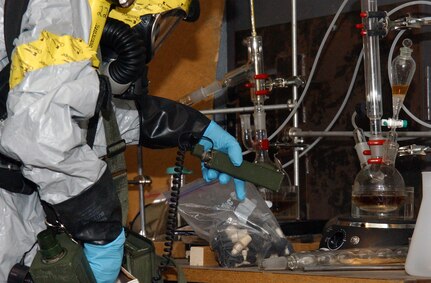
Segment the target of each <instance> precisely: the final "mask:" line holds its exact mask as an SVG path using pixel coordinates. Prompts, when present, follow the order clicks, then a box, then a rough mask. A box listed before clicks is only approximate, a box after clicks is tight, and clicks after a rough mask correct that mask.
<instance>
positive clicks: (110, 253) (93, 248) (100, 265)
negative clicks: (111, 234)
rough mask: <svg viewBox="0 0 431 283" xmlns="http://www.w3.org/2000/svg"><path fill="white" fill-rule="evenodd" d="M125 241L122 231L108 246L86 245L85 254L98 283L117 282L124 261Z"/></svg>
mask: <svg viewBox="0 0 431 283" xmlns="http://www.w3.org/2000/svg"><path fill="white" fill-rule="evenodd" d="M125 241H126V236H125V235H124V230H122V231H121V233H120V235H118V237H117V238H116V239H115V240H114V241H112V242H110V243H108V244H106V245H95V244H89V243H84V254H85V256H86V257H87V260H88V262H89V263H90V267H91V269H92V270H93V274H94V277H95V278H96V281H97V283H113V282H115V280H117V277H118V274H119V273H120V269H121V263H122V261H123V251H124V242H125Z"/></svg>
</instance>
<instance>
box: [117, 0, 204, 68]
mask: <svg viewBox="0 0 431 283" xmlns="http://www.w3.org/2000/svg"><path fill="white" fill-rule="evenodd" d="M118 1H121V0H118ZM124 1H126V0H124ZM199 14H200V5H199V0H164V1H162V0H136V1H135V2H134V3H133V4H132V5H130V7H128V8H117V9H115V10H113V11H112V12H111V14H110V17H112V18H115V19H118V20H120V21H123V22H125V23H127V24H128V25H130V26H131V27H132V28H133V29H134V30H135V31H136V32H137V33H138V34H139V35H140V36H141V37H142V39H143V41H144V47H145V49H146V57H147V59H146V62H147V63H148V62H149V61H150V60H151V59H152V58H153V56H154V54H155V53H156V51H157V50H158V49H159V48H160V46H161V44H162V43H163V41H164V40H165V39H166V38H167V37H168V35H169V34H170V33H171V32H172V31H173V30H174V28H175V26H177V25H178V23H180V22H181V20H184V21H188V22H192V21H196V20H197V19H198V18H199Z"/></svg>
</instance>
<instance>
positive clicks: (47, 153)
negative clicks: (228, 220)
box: [0, 0, 245, 283]
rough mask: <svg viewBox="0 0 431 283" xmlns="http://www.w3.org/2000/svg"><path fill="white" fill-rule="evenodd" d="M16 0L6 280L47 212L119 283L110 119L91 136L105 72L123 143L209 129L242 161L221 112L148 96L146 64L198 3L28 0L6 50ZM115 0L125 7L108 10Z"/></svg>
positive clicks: (5, 188) (2, 198)
mask: <svg viewBox="0 0 431 283" xmlns="http://www.w3.org/2000/svg"><path fill="white" fill-rule="evenodd" d="M14 2H15V1H14V0H0V18H1V19H2V20H1V21H0V33H1V35H0V69H4V70H7V68H10V72H8V75H10V78H9V84H8V87H9V88H10V90H9V91H8V92H7V95H8V96H7V102H6V104H5V105H3V106H4V107H3V108H4V112H5V113H0V114H2V117H1V118H2V119H1V121H0V154H1V155H0V187H1V188H2V189H0V283H5V282H6V281H7V277H8V274H9V273H10V270H11V268H12V267H13V266H14V265H15V264H16V263H18V262H19V261H20V260H23V263H24V264H25V265H27V266H30V265H31V262H32V260H33V258H34V255H35V253H36V248H34V244H35V241H36V235H37V234H38V233H39V232H40V231H42V230H44V229H46V224H45V217H46V215H47V214H49V213H48V211H51V212H53V213H54V216H55V217H56V221H58V223H59V224H61V225H63V226H64V228H65V230H66V231H67V232H68V233H69V234H70V235H72V237H73V238H74V239H75V240H77V241H78V242H80V243H81V244H82V246H83V249H84V254H85V255H86V257H87V259H88V261H89V263H90V266H91V269H92V271H93V274H94V275H95V278H96V280H97V282H114V281H115V279H116V278H117V275H118V273H119V270H120V265H121V261H122V256H123V247H124V241H125V235H124V229H123V226H124V225H125V223H124V214H125V212H124V207H123V212H121V203H120V200H119V197H118V194H117V193H116V191H115V188H114V185H113V177H112V174H111V172H110V170H109V168H108V166H107V164H106V162H105V161H104V157H105V156H106V155H107V150H108V149H109V148H107V146H106V140H105V129H104V128H105V124H104V123H101V122H100V121H99V123H96V125H97V126H96V130H95V134H94V137H93V139H92V141H91V144H89V142H88V133H89V132H90V124H91V122H90V121H91V119H92V118H93V117H95V116H96V114H97V113H96V112H97V110H96V108H97V107H98V105H99V104H101V103H100V101H101V99H100V93H101V86H102V82H103V80H101V79H100V77H101V76H100V75H101V74H103V75H106V77H108V81H109V82H110V83H109V87H108V88H110V89H112V93H113V94H114V96H113V97H116V96H120V98H119V99H117V98H111V95H109V97H108V98H106V97H105V98H104V99H105V100H104V103H105V104H106V103H108V104H110V105H113V108H115V115H116V116H115V117H116V119H115V120H116V121H117V123H118V128H119V130H120V134H121V137H122V138H123V139H124V140H125V143H126V144H138V143H139V144H140V145H142V146H149V147H154V148H165V147H175V146H178V139H179V137H180V136H181V135H182V134H184V133H190V134H191V135H192V136H193V137H194V138H195V139H196V141H197V142H199V143H201V144H203V145H204V146H206V147H208V146H209V145H208V144H209V142H208V141H207V140H208V139H210V140H211V142H212V145H211V146H213V147H214V148H215V149H219V150H221V151H224V152H226V153H228V155H229V157H230V159H231V161H232V163H233V164H234V165H237V166H238V165H240V164H241V162H242V155H241V148H240V146H239V144H238V143H237V141H236V140H235V139H234V138H233V137H232V136H231V135H229V134H228V133H227V132H225V131H224V130H223V129H222V128H221V127H220V126H218V125H217V124H216V123H215V122H213V121H210V120H209V119H208V118H206V117H205V116H204V115H202V114H201V113H200V112H198V111H195V110H193V109H191V108H188V107H186V106H184V105H181V104H178V103H176V102H173V101H170V100H167V99H163V98H159V97H153V96H150V95H148V94H147V89H146V87H147V84H148V82H147V80H146V63H148V62H149V60H150V59H151V57H152V56H153V55H154V53H155V51H156V50H157V48H158V46H160V42H161V40H163V38H164V37H165V36H166V35H167V34H168V31H169V30H170V29H171V28H172V27H173V26H174V24H172V23H177V22H178V19H187V16H188V15H189V13H190V11H191V10H192V9H194V10H195V13H196V9H197V10H198V9H199V5H198V4H199V2H198V0H197V1H195V0H181V1H180V0H165V1H159V0H137V1H136V2H135V3H134V1H132V0H118V1H107V0H29V3H28V5H27V7H26V9H25V12H24V14H23V16H22V21H21V27H20V30H19V35H18V36H17V37H16V39H15V40H14V41H13V45H12V46H11V47H9V49H10V50H11V52H10V54H11V55H10V58H11V59H9V57H8V52H7V49H8V47H7V46H8V42H7V41H5V21H4V19H5V18H7V15H5V5H13V3H14ZM104 2H107V3H108V5H106V3H104ZM113 7H115V8H118V11H119V13H117V16H115V15H114V16H113V17H112V19H111V18H109V19H108V20H106V15H107V14H108V12H109V10H110V9H113ZM12 9H13V8H12ZM121 9H123V10H121ZM127 9H128V10H127ZM129 12H130V13H129ZM134 13H135V14H134ZM136 13H137V14H136ZM98 17H99V18H100V17H102V20H103V17H105V20H106V25H105V26H103V25H102V26H98V23H99V20H100V19H99V18H98ZM115 18H117V19H115ZM118 18H120V19H121V18H123V21H121V20H119V19H118ZM15 20H16V19H15ZM127 21H134V25H130V23H127V24H126V25H125V22H127ZM101 29H103V35H102V37H101V40H100V44H99V42H98V39H97V34H98V33H99V34H100V32H101V31H100V30H101ZM130 31H133V32H130ZM95 34H96V36H94V35H95ZM3 73H7V72H3ZM0 76H1V75H0ZM105 81H106V80H105ZM136 82H139V83H136ZM131 86H134V87H133V89H134V90H132V91H131V90H130V89H132V87H131ZM136 92H139V94H140V95H135V94H136ZM121 96H124V97H121ZM127 96H129V97H135V98H136V96H139V98H138V99H127ZM106 101H107V102H106ZM138 110H139V111H138ZM101 119H102V117H101V116H100V117H98V120H101ZM93 126H94V125H93ZM203 136H205V137H206V138H203ZM202 173H203V176H204V179H206V180H212V179H215V178H219V180H220V182H221V183H227V182H228V181H229V178H230V176H228V175H226V174H220V173H219V172H217V171H214V170H211V169H206V168H203V171H202ZM11 176H12V178H11ZM11 180H13V182H11ZM234 181H235V186H236V192H237V197H238V199H240V200H241V199H244V198H245V195H244V194H245V193H244V183H243V182H242V181H240V180H234ZM11 183H12V184H11ZM29 188H30V189H29ZM123 202H127V200H126V201H124V200H123ZM42 203H43V204H44V205H43V206H42ZM126 212H127V209H126ZM122 214H123V217H122Z"/></svg>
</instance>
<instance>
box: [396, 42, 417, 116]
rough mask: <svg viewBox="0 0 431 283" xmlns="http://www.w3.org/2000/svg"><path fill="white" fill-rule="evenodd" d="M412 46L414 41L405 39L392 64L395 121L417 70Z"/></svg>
mask: <svg viewBox="0 0 431 283" xmlns="http://www.w3.org/2000/svg"><path fill="white" fill-rule="evenodd" d="M411 46H412V41H411V40H410V39H408V38H406V39H404V40H403V47H401V48H400V54H399V55H398V56H397V57H395V59H394V60H393V61H392V64H391V66H392V69H391V75H390V79H391V87H392V111H393V118H394V119H395V120H397V119H398V114H399V112H400V109H401V106H402V105H403V102H404V98H405V96H406V93H407V90H408V89H409V86H410V83H411V81H412V78H413V75H414V73H415V70H416V63H415V60H413V58H412V56H411V54H412V52H413V49H411V48H410V47H411Z"/></svg>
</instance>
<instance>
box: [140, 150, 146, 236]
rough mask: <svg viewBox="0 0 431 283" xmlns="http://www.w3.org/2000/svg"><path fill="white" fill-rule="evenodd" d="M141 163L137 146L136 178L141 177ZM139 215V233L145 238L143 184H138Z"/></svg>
mask: <svg viewBox="0 0 431 283" xmlns="http://www.w3.org/2000/svg"><path fill="white" fill-rule="evenodd" d="M143 171H144V170H143V162H142V146H138V176H143V174H144V172H143ZM138 187H139V213H140V215H141V231H140V234H141V235H142V236H144V237H146V236H147V233H146V232H145V196H144V184H142V183H139V184H138Z"/></svg>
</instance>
